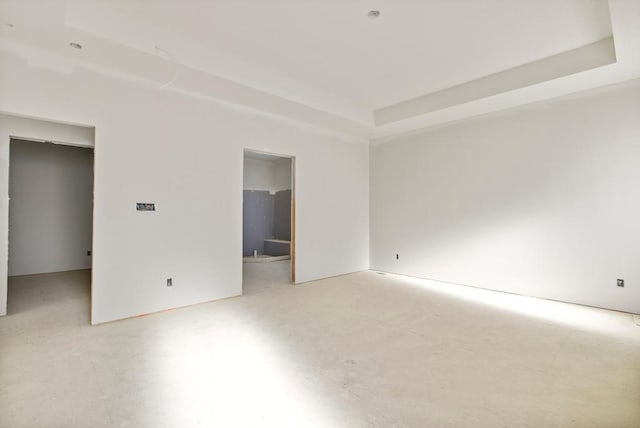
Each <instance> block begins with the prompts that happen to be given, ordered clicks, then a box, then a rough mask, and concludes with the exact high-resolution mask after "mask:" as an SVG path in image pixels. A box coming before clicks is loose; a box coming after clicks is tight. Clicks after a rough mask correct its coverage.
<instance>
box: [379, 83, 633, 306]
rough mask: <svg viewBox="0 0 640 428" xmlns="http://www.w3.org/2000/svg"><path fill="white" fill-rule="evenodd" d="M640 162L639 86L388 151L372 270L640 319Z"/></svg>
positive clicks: (384, 149)
mask: <svg viewBox="0 0 640 428" xmlns="http://www.w3.org/2000/svg"><path fill="white" fill-rule="evenodd" d="M639 160H640V81H639V80H636V81H633V82H630V83H626V84H622V85H618V86H614V87H609V88H602V89H599V90H596V91H591V92H589V93H583V94H579V95H576V96H571V97H564V98H559V99H556V100H553V101H550V102H547V103H538V104H533V105H529V106H526V107H523V108H520V109H514V110H510V111H506V112H503V113H501V114H493V115H490V116H486V117H483V118H478V119H476V120H472V121H468V122H464V123H459V124H454V125H451V126H448V127H445V128H441V129H437V130H434V131H431V132H428V133H424V134H422V135H414V136H409V137H405V138H402V139H399V140H397V141H394V142H390V143H387V144H383V145H379V146H375V147H373V148H372V151H371V268H372V269H377V270H383V271H388V272H395V273H401V274H406V275H412V276H417V277H423V278H432V279H437V280H443V281H449V282H455V283H461V284H468V285H474V286H478V287H483V288H489V289H495V290H502V291H507V292H513V293H518V294H524V295H531V296H538V297H544V298H550V299H557V300H562V301H567V302H575V303H581V304H587V305H593V306H599V307H605V308H611V309H618V310H623V311H630V312H636V313H640V263H639V262H638V260H639V256H640V221H639V219H640V190H639V189H640V167H639V166H638V165H639V164H638V162H639ZM396 253H398V254H399V255H400V259H399V260H396V259H395V255H396ZM617 278H624V279H625V281H626V286H625V288H618V287H616V279H617Z"/></svg>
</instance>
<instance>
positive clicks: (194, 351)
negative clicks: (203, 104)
mask: <svg viewBox="0 0 640 428" xmlns="http://www.w3.org/2000/svg"><path fill="white" fill-rule="evenodd" d="M88 282H89V273H88V272H82V271H81V272H69V273H61V274H54V275H46V276H36V277H22V278H12V279H11V281H10V294H9V299H10V300H9V316H7V317H5V318H2V319H0V426H2V427H200V426H201V427H213V426H215V427H233V426H242V427H245V426H252V427H256V426H276V427H305V426H318V427H377V426H380V427H387V426H398V427H599V428H602V427H640V327H639V326H638V325H636V324H635V323H634V321H633V317H632V316H631V315H629V314H622V313H617V312H610V311H603V310H598V309H593V308H585V307H580V306H575V305H567V304H561V303H555V302H547V301H544V300H537V299H527V298H519V297H518V296H513V298H511V297H509V296H508V295H504V294H502V293H495V292H488V291H483V290H474V289H467V288H465V287H457V286H453V285H447V284H441V283H432V282H428V281H417V280H411V279H408V278H404V277H399V276H393V275H378V274H376V273H374V272H361V273H356V274H351V275H345V276H341V277H336V278H330V279H326V280H322V281H316V282H313V283H309V284H305V285H301V286H295V287H281V288H271V289H266V290H262V291H261V292H259V293H255V294H248V295H245V296H242V297H238V298H234V299H227V300H222V301H219V302H213V303H208V304H202V305H197V306H192V307H188V308H184V309H180V310H174V311H169V312H164V313H159V314H155V315H150V316H146V317H142V318H134V319H129V320H124V321H119V322H114V323H108V324H104V325H99V326H94V327H92V326H90V325H89V286H88ZM491 296H493V297H491ZM505 296H507V297H505Z"/></svg>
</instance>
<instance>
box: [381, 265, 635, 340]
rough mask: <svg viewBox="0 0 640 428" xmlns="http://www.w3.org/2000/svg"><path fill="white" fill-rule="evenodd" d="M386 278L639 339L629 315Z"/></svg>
mask: <svg viewBox="0 0 640 428" xmlns="http://www.w3.org/2000/svg"><path fill="white" fill-rule="evenodd" d="M387 275H388V276H390V277H391V278H393V279H394V280H396V281H400V282H404V283H407V284H411V285H414V286H418V287H421V288H426V289H428V290H429V291H433V292H435V293H438V294H444V295H448V296H452V297H455V298H457V299H462V300H466V301H471V302H474V303H479V304H482V305H486V306H489V307H493V308H496V309H500V310H505V311H509V312H513V313H516V314H520V315H525V316H529V317H534V318H538V319H540V320H543V321H547V322H551V323H556V324H563V325H566V326H570V327H572V328H576V329H579V330H585V331H593V332H598V333H602V334H606V335H608V336H616V337H619V338H624V339H635V340H640V330H639V329H638V326H637V324H636V323H635V322H634V317H633V315H632V314H627V313H624V312H616V311H610V310H605V309H598V308H592V307H589V306H582V305H576V304H571V303H563V302H557V301H553V300H545V299H539V298H535V297H527V296H521V295H517V294H509V293H503V292H499V291H492V290H485V289H482V288H475V287H470V286H465V285H458V284H451V283H443V282H438V281H432V280H427V279H421V278H414V277H408V276H403V275H396V274H387Z"/></svg>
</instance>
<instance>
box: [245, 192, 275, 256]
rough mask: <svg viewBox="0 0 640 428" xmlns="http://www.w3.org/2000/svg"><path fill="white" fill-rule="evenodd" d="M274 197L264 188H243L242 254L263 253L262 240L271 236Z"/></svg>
mask: <svg viewBox="0 0 640 428" xmlns="http://www.w3.org/2000/svg"><path fill="white" fill-rule="evenodd" d="M273 205H274V197H273V195H272V194H271V193H270V192H268V191H266V190H244V191H243V203H242V255H243V256H245V257H246V256H251V255H253V253H254V251H256V252H257V254H264V240H265V239H269V238H273V219H274V209H273Z"/></svg>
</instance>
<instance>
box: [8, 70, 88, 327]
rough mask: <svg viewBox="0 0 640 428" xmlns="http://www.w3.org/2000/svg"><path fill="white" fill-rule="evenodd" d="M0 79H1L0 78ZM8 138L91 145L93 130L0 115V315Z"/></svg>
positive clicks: (79, 145)
mask: <svg viewBox="0 0 640 428" xmlns="http://www.w3.org/2000/svg"><path fill="white" fill-rule="evenodd" d="M1 82H2V79H0V83H1ZM0 99H2V97H0ZM11 137H17V138H23V139H29V140H36V141H55V142H60V143H65V144H71V145H74V146H78V147H93V146H94V130H93V128H91V127H86V126H76V125H69V124H62V123H53V122H50V121H43V120H35V119H30V118H27V117H17V116H12V115H7V114H0V315H6V313H7V275H8V249H9V245H8V233H9V146H10V143H9V142H10V139H11Z"/></svg>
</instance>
